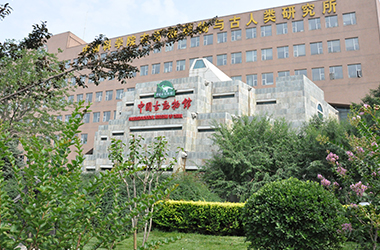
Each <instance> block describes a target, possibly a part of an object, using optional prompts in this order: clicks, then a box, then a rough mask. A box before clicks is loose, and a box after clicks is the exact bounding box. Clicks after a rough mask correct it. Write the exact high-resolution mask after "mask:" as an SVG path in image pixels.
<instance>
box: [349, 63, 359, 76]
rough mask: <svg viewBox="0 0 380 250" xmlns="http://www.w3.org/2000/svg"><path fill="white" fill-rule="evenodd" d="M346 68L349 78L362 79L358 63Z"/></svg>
mask: <svg viewBox="0 0 380 250" xmlns="http://www.w3.org/2000/svg"><path fill="white" fill-rule="evenodd" d="M347 68H348V77H349V78H356V77H359V78H360V77H362V66H361V64H360V63H359V64H351V65H348V66H347Z"/></svg>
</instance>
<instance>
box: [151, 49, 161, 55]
mask: <svg viewBox="0 0 380 250" xmlns="http://www.w3.org/2000/svg"><path fill="white" fill-rule="evenodd" d="M160 52H161V48H154V49H153V53H155V54H156V53H160Z"/></svg>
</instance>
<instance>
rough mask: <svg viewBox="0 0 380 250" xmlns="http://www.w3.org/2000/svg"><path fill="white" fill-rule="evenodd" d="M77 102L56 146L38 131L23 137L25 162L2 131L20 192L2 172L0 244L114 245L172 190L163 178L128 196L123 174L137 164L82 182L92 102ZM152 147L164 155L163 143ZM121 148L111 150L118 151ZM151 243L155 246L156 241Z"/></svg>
mask: <svg viewBox="0 0 380 250" xmlns="http://www.w3.org/2000/svg"><path fill="white" fill-rule="evenodd" d="M79 108H80V107H77V108H76V109H75V111H74V113H73V114H72V117H71V119H70V120H69V122H68V123H67V124H65V127H64V129H63V131H62V135H61V137H60V139H59V140H55V145H54V147H53V148H52V147H48V146H47V145H46V144H42V143H41V141H40V140H38V138H36V137H33V138H31V139H30V140H28V141H25V140H23V139H21V143H22V146H23V148H24V150H25V155H26V156H27V158H28V162H27V164H26V167H24V168H19V167H18V166H17V165H16V163H15V158H14V156H13V153H12V152H11V151H10V150H9V147H8V146H7V145H6V144H7V143H8V141H9V140H10V138H9V133H5V132H4V131H3V130H2V131H1V132H0V138H1V140H0V159H4V158H6V159H9V162H10V163H11V166H12V170H13V171H14V175H15V179H16V181H17V183H16V191H17V193H18V196H17V197H16V198H15V199H11V198H10V196H9V194H8V193H7V191H6V190H5V188H4V186H5V182H4V176H3V174H2V173H1V172H0V214H1V216H0V249H14V248H15V247H16V246H17V245H18V244H20V243H21V244H23V245H25V246H26V247H27V249H83V248H84V247H85V246H86V245H88V244H89V242H90V240H92V242H94V244H95V245H93V246H92V249H98V248H106V249H115V247H116V246H117V245H118V244H119V243H120V242H121V241H123V240H124V239H126V238H128V237H130V236H131V235H132V234H133V232H134V231H135V230H136V229H137V228H140V227H141V226H142V225H145V223H146V221H147V220H149V218H150V217H151V215H152V213H151V212H150V211H151V208H152V206H153V204H155V202H156V201H158V200H160V199H162V198H163V197H165V196H167V195H168V190H167V189H165V183H163V184H162V185H159V186H158V187H157V188H155V189H154V190H151V192H150V193H147V194H145V195H141V196H140V195H135V196H134V197H133V199H132V200H129V201H127V202H125V200H122V199H121V197H120V195H119V194H120V190H121V188H122V187H124V178H129V176H134V175H135V173H136V172H138V171H140V170H141V168H140V167H138V166H134V168H132V169H122V168H121V167H122V166H121V165H118V166H115V168H114V169H113V171H107V172H104V173H102V174H101V175H95V176H93V178H92V179H90V180H89V181H88V182H87V183H86V185H83V182H82V177H81V174H82V170H81V166H82V163H83V160H84V156H83V153H82V149H81V143H80V139H79V138H78V137H77V136H76V134H77V133H78V132H79V126H80V125H81V124H82V122H81V120H82V118H83V115H84V113H86V112H87V111H88V107H86V108H84V109H83V110H82V111H81V112H79ZM134 146H136V145H134ZM72 147H74V148H75V151H76V152H77V155H76V157H75V159H73V160H71V161H69V160H68V159H67V156H68V154H69V153H70V152H71V149H70V148H72ZM154 150H156V151H154V152H152V154H155V155H164V152H162V151H165V148H162V147H159V148H154ZM118 153H119V151H117V152H116V151H115V152H114V151H111V155H113V156H115V157H116V156H117V155H118ZM134 160H135V161H136V162H140V163H142V162H143V161H144V160H145V159H144V158H142V157H140V155H137V154H135V155H134ZM129 162H130V160H129ZM4 164H5V163H4V161H3V160H2V161H0V167H3V166H4ZM143 167H144V166H143ZM157 168H160V166H157ZM121 172H122V173H121ZM109 191H111V192H112V200H111V201H110V202H111V209H109V210H108V211H102V210H101V207H102V206H101V204H102V202H103V201H104V199H107V197H106V195H107V194H108V193H109ZM90 194H93V195H90ZM147 210H148V211H149V212H148V213H147ZM133 218H139V221H138V222H136V223H135V224H133V227H131V221H132V220H133ZM147 245H149V246H151V247H154V244H153V243H152V244H147Z"/></svg>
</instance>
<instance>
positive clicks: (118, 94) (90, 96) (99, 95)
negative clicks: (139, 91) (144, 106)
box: [68, 88, 135, 102]
mask: <svg viewBox="0 0 380 250" xmlns="http://www.w3.org/2000/svg"><path fill="white" fill-rule="evenodd" d="M134 90H135V88H128V89H127V91H134ZM123 93H124V90H123V89H117V90H116V96H115V100H121V98H122V97H123ZM84 98H85V99H84ZM112 98H113V90H107V91H106V92H105V95H104V100H105V101H111V100H112ZM82 100H85V101H86V102H101V101H103V91H99V92H96V93H95V96H94V94H93V93H92V92H91V93H86V94H77V98H76V101H77V102H80V101H82ZM68 101H69V102H74V101H75V100H74V95H70V96H68Z"/></svg>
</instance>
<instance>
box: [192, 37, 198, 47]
mask: <svg viewBox="0 0 380 250" xmlns="http://www.w3.org/2000/svg"><path fill="white" fill-rule="evenodd" d="M190 47H199V36H196V37H192V38H190Z"/></svg>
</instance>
